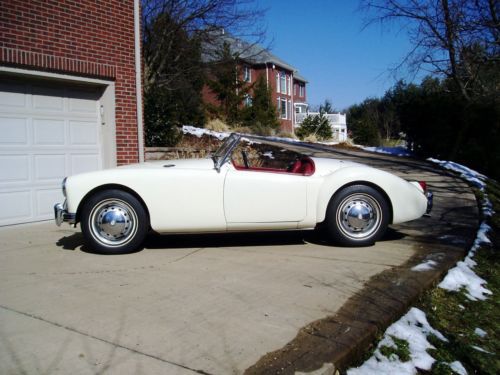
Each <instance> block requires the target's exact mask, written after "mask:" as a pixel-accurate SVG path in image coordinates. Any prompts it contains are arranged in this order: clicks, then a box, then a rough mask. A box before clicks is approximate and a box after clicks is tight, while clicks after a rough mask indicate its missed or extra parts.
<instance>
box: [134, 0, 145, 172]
mask: <svg viewBox="0 0 500 375" xmlns="http://www.w3.org/2000/svg"><path fill="white" fill-rule="evenodd" d="M140 15H141V7H140V3H139V0H134V47H135V92H136V98H137V107H136V113H137V146H138V149H139V163H143V162H144V122H143V114H142V82H141V81H142V79H141V78H142V77H141V72H142V69H141V27H140V26H141V17H140Z"/></svg>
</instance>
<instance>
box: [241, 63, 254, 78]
mask: <svg viewBox="0 0 500 375" xmlns="http://www.w3.org/2000/svg"><path fill="white" fill-rule="evenodd" d="M243 81H245V82H251V81H252V68H250V67H249V66H248V65H245V66H244V67H243Z"/></svg>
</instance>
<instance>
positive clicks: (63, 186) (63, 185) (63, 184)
mask: <svg viewBox="0 0 500 375" xmlns="http://www.w3.org/2000/svg"><path fill="white" fill-rule="evenodd" d="M67 179H68V177H64V180H63V181H62V193H63V195H64V198H66V180H67Z"/></svg>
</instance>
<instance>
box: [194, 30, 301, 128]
mask: <svg viewBox="0 0 500 375" xmlns="http://www.w3.org/2000/svg"><path fill="white" fill-rule="evenodd" d="M223 43H227V44H228V46H229V47H230V50H231V52H232V53H234V54H236V55H237V56H238V65H239V68H240V69H239V72H240V74H241V76H240V79H242V80H243V81H247V82H248V83H249V84H252V83H255V82H256V81H257V80H258V79H259V77H260V76H263V77H264V78H265V80H266V83H267V85H268V87H271V93H272V100H273V102H274V103H275V106H276V109H277V113H276V115H277V116H278V118H279V120H280V123H281V129H282V130H283V131H286V132H289V133H293V132H294V127H295V115H294V113H295V112H298V111H304V112H305V111H306V109H307V104H306V101H307V96H306V84H307V80H306V79H305V78H304V77H302V76H301V75H300V74H299V73H298V70H297V69H296V68H295V67H293V66H292V65H290V64H288V63H286V62H285V61H283V60H282V59H280V58H279V57H277V56H275V55H273V54H272V53H271V52H269V51H268V50H266V49H265V48H263V47H261V46H259V45H256V44H254V45H250V44H248V43H246V42H244V41H242V40H239V39H237V38H234V37H233V36H231V35H229V34H225V33H222V34H221V35H220V36H219V38H218V39H216V41H215V42H214V43H212V44H211V45H208V46H205V47H204V54H203V57H202V58H203V60H204V61H205V62H206V63H210V62H213V61H214V59H215V57H214V56H215V55H216V54H215V53H213V51H214V50H216V49H217V48H218V47H217V46H219V47H220V45H222V44H223ZM214 46H215V47H214ZM202 94H203V100H204V102H206V103H212V104H217V98H216V97H215V95H214V94H213V93H212V92H211V90H210V88H209V87H208V86H205V87H204V88H203V92H202ZM247 104H250V103H249V102H248V103H247Z"/></svg>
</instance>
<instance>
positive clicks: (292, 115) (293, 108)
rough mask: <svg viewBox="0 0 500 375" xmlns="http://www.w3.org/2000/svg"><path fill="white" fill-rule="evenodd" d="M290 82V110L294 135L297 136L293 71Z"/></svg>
mask: <svg viewBox="0 0 500 375" xmlns="http://www.w3.org/2000/svg"><path fill="white" fill-rule="evenodd" d="M290 82H291V87H290V96H291V97H292V104H291V107H292V108H290V111H292V113H291V116H290V117H291V120H292V134H295V96H294V95H293V93H294V91H293V90H294V89H295V82H293V71H292V75H291V76H290Z"/></svg>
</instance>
